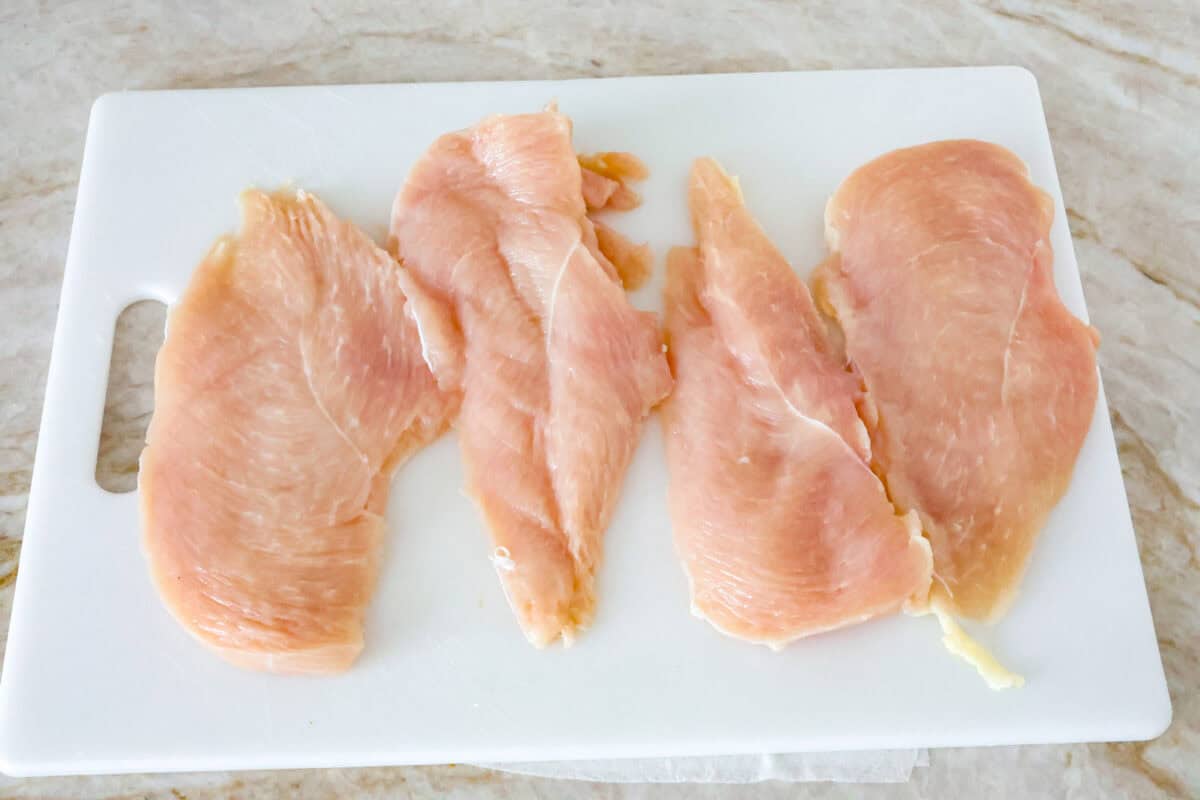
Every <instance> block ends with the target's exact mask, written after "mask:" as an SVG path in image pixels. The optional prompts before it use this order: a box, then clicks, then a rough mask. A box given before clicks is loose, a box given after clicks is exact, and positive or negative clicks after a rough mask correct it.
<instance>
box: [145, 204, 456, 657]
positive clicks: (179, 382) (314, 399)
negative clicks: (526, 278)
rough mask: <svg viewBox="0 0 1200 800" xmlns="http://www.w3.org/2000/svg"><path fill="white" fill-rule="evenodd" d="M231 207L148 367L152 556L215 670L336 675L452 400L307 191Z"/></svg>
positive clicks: (404, 315) (351, 653)
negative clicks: (396, 493)
mask: <svg viewBox="0 0 1200 800" xmlns="http://www.w3.org/2000/svg"><path fill="white" fill-rule="evenodd" d="M242 212H243V221H242V231H241V234H240V236H238V237H237V238H236V239H234V238H227V239H223V240H221V241H219V242H218V243H217V244H216V246H215V247H214V248H213V249H212V251H211V252H210V253H209V254H208V256H207V257H206V258H205V259H204V261H203V262H202V263H201V264H200V266H199V267H198V268H197V270H196V272H195V274H194V275H193V277H192V281H191V284H190V285H189V286H188V288H187V290H186V292H185V293H184V294H183V296H182V297H181V298H180V300H179V303H178V305H176V306H175V307H174V308H173V309H172V311H171V315H170V324H169V330H168V332H167V338H166V342H165V343H164V345H163V348H162V350H161V351H160V352H159V355H158V362H157V365H156V371H155V378H154V387H155V408H154V417H153V420H152V421H151V424H150V430H149V433H148V436H147V438H148V445H147V447H146V449H145V450H144V451H143V453H142V461H141V471H140V478H139V480H140V488H141V501H142V515H143V525H144V542H145V547H146V553H147V556H148V558H149V562H150V570H151V574H152V575H153V577H154V581H155V583H156V584H157V586H158V589H159V592H160V594H161V595H162V598H163V600H164V601H165V603H166V605H167V608H168V609H169V610H170V611H171V613H172V614H173V615H174V616H175V617H176V618H177V619H178V620H179V622H180V623H181V624H182V625H183V626H184V627H185V628H187V630H188V631H189V632H190V633H192V634H193V635H194V636H196V637H197V638H199V639H200V640H201V641H203V642H204V643H205V644H207V645H209V646H210V647H212V648H214V649H215V650H217V652H219V653H220V654H221V655H222V656H223V657H224V658H226V659H227V660H229V661H231V662H233V663H235V664H238V665H241V666H245V667H250V668H255V669H264V670H270V671H275V672H298V673H325V672H336V671H339V670H343V669H345V668H347V667H349V666H350V664H351V663H352V662H353V661H354V659H355V657H356V656H357V655H358V653H359V651H360V650H361V649H362V646H363V632H362V627H363V615H364V611H365V608H366V605H367V601H368V599H369V598H370V595H371V591H372V587H373V584H374V582H375V575H376V572H377V571H378V566H379V557H380V544H381V539H382V536H383V516H382V515H383V512H384V506H385V504H386V502H387V495H388V479H389V476H390V475H391V473H392V471H393V470H394V469H395V467H396V466H397V465H398V464H399V463H400V462H401V461H403V460H404V459H405V458H407V457H408V456H409V455H410V454H411V453H412V452H413V451H414V450H416V449H417V448H419V447H421V446H422V445H424V444H425V443H426V442H428V441H430V440H431V439H433V438H434V437H436V436H437V435H438V434H439V433H441V432H442V431H443V429H445V428H446V427H447V424H448V422H449V419H450V417H451V416H452V414H453V413H454V410H455V406H456V402H457V401H456V395H455V393H454V392H450V393H445V392H442V391H441V390H440V389H439V387H438V385H437V382H436V381H435V379H434V377H433V374H432V372H431V371H430V369H429V368H428V367H427V366H426V362H425V360H424V359H423V358H422V344H421V339H420V337H419V336H418V329H417V325H416V323H415V321H414V318H413V316H412V313H411V312H412V308H411V305H410V304H409V303H407V302H406V297H405V291H404V288H403V283H404V276H403V275H402V272H401V270H400V268H399V266H398V265H397V264H396V263H395V261H394V260H393V259H392V258H391V257H390V256H389V255H388V254H387V253H386V252H384V251H383V250H381V249H380V248H378V247H376V246H375V244H374V243H372V242H371V241H370V239H368V238H367V237H366V236H365V235H363V233H361V232H360V231H359V230H357V229H356V228H355V227H354V226H352V225H350V224H349V223H346V222H343V221H341V220H339V219H337V218H336V217H334V216H333V214H331V213H330V212H329V210H328V209H327V208H326V207H325V206H324V205H322V204H321V203H320V202H319V201H318V200H317V199H316V198H315V197H313V196H312V195H309V194H305V193H303V192H299V193H296V194H294V195H283V194H278V195H273V196H272V195H267V194H264V193H262V192H259V191H248V192H246V193H245V194H244V195H243V197H242ZM414 291H416V290H415V289H414ZM429 305H430V313H431V314H432V313H434V312H436V310H437V308H436V306H435V305H434V304H429ZM427 327H429V328H431V329H433V330H434V332H435V333H436V330H437V327H438V326H437V319H436V317H433V318H431V320H430V321H429V322H428V323H427ZM436 347H437V341H436V339H431V343H430V349H431V350H436Z"/></svg>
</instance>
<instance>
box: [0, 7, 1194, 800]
mask: <svg viewBox="0 0 1200 800" xmlns="http://www.w3.org/2000/svg"><path fill="white" fill-rule="evenodd" d="M429 5H439V10H437V11H429V10H420V9H419V8H418V6H417V4H412V5H411V6H409V5H408V4H404V3H387V4H382V3H381V4H380V6H381V7H380V8H373V7H370V6H369V5H368V4H367V3H362V2H355V0H320V1H319V2H315V3H312V4H311V5H307V6H297V5H294V4H290V3H282V2H258V3H245V2H239V1H236V0H230V1H229V2H220V1H218V0H212V1H211V2H201V3H185V2H176V1H171V2H161V3H159V2H152V1H151V0H125V1H124V2H105V3H86V2H73V3H66V2H64V3H41V2H32V1H31V0H8V2H6V3H4V4H3V6H2V7H0V43H2V44H0V325H2V326H3V327H2V330H0V333H2V335H0V647H2V646H3V632H4V631H5V630H6V629H7V620H8V612H9V606H10V603H11V597H12V584H13V580H14V577H15V574H16V571H17V567H18V564H17V560H18V555H19V552H20V539H21V530H22V526H23V522H24V508H25V500H26V495H27V492H28V490H29V476H30V471H31V468H32V463H33V452H34V445H35V442H36V438H37V429H38V420H39V414H40V409H41V402H42V391H43V384H44V381H45V375H46V364H47V359H48V356H49V350H50V339H51V333H52V330H53V326H54V317H55V312H56V306H57V297H58V291H59V285H60V281H61V277H62V265H63V260H64V255H65V252H66V246H67V239H68V234H69V230H70V225H71V213H72V203H73V200H74V196H75V183H76V179H77V176H78V172H79V160H80V156H81V153H82V148H83V138H84V129H85V125H86V122H87V114H88V109H89V106H90V104H91V101H92V99H93V98H95V97H96V96H97V95H99V94H101V93H102V92H106V91H111V90H115V89H149V88H170V87H176V88H182V87H207V86H258V85H272V84H309V83H353V82H381V81H427V80H459V79H510V78H545V77H566V76H580V75H630V74H638V73H684V72H713V71H731V70H775V69H836V68H852V67H893V66H923V65H955V64H997V63H1006V64H1021V65H1024V66H1027V67H1029V68H1030V69H1032V70H1033V71H1034V73H1035V74H1036V75H1037V76H1038V78H1039V80H1040V83H1041V89H1042V93H1043V96H1044V99H1045V104H1046V114H1047V117H1048V119H1049V123H1050V129H1051V134H1052V137H1053V140H1054V146H1055V153H1056V156H1057V159H1058V165H1059V170H1060V174H1061V178H1062V186H1063V193H1064V195H1065V196H1066V200H1067V205H1068V214H1069V216H1070V223H1071V229H1072V231H1073V233H1074V235H1075V240H1076V247H1077V249H1078V255H1079V262H1080V264H1081V267H1082V269H1083V272H1084V283H1085V290H1086V293H1087V300H1088V304H1089V307H1090V309H1091V314H1092V321H1093V323H1094V324H1095V325H1096V326H1097V327H1098V328H1099V329H1100V330H1101V331H1102V333H1103V335H1104V342H1103V346H1102V347H1101V366H1102V371H1103V376H1104V381H1105V386H1106V389H1107V391H1108V394H1109V402H1110V404H1111V407H1112V414H1113V419H1114V423H1115V426H1116V431H1117V437H1118V441H1119V444H1120V452H1121V459H1122V464H1123V467H1124V473H1125V480H1126V483H1127V486H1128V489H1129V496H1130V501H1131V503H1132V506H1133V514H1134V522H1135V524H1136V527H1137V532H1138V536H1139V540H1140V547H1141V553H1142V559H1143V562H1144V564H1145V570H1146V575H1147V581H1148V583H1149V589H1150V600H1151V604H1152V606H1153V610H1154V616H1155V621H1156V625H1157V630H1158V634H1159V642H1160V644H1161V647H1162V652H1163V657H1164V661H1165V665H1166V671H1167V677H1168V681H1169V683H1170V687H1171V695H1172V699H1173V702H1174V707H1175V721H1174V723H1173V724H1172V726H1171V728H1170V729H1169V730H1168V732H1167V733H1166V734H1165V735H1164V736H1162V737H1161V738H1159V739H1158V740H1156V741H1154V742H1151V743H1148V744H1137V745H1133V744H1109V745H1077V746H1056V747H1044V746H1043V747H1010V748H996V749H986V750H967V749H962V750H940V751H935V752H934V753H933V754H932V756H931V762H932V763H931V765H930V766H929V767H928V768H923V769H918V770H917V771H916V772H915V773H914V776H913V779H912V780H911V781H910V782H909V783H908V784H903V785H895V786H875V787H848V786H836V785H811V786H806V787H803V788H802V789H796V788H794V787H788V786H784V785H780V784H774V785H765V786H762V787H716V786H709V787H703V788H695V787H678V786H657V787H656V786H637V785H634V786H602V785H588V784H572V783H564V782H555V781H545V780H536V779H526V778H519V777H511V776H504V775H500V774H496V773H489V772H486V771H484V770H478V769H474V768H469V767H462V766H457V767H428V768H389V769H360V770H326V771H307V772H283V773H270V772H260V773H245V774H239V775H230V774H218V775H180V776H125V777H116V778H69V779H68V778H64V779H41V780H25V781H16V780H10V779H3V778H0V796H4V797H22V798H27V797H46V798H49V797H55V798H57V797H138V798H141V797H146V798H178V797H184V796H186V797H189V798H192V799H193V800H197V799H198V798H215V797H243V798H274V797H294V796H304V797H313V798H334V797H345V796H369V797H477V796H487V795H496V796H502V797H546V796H550V797H574V796H578V797H614V798H618V797H619V798H631V797H654V798H676V797H679V798H682V797H730V798H732V797H751V796H767V797H785V796H786V797H791V796H795V795H796V794H810V795H812V796H816V797H876V796H878V797H944V796H967V795H972V796H978V795H979V794H987V795H995V796H1001V795H1012V796H1023V797H1072V798H1076V797H1077V798H1085V797H1097V796H1102V795H1110V796H1127V797H1162V796H1200V435H1197V433H1196V431H1197V430H1198V429H1200V267H1197V264H1196V259H1197V257H1200V134H1198V133H1197V131H1198V130H1200V50H1197V48H1196V42H1197V41H1200V4H1197V3H1196V2H1194V0H1166V1H1165V2H1155V3H1136V2H1133V1H1132V0H1130V1H1129V2H1107V3H1101V4H1084V3H1075V2H1065V1H1060V2H1049V3H1033V2H997V3H984V4H969V3H962V2H951V1H950V0H937V2H920V3H917V2H913V3H910V4H908V7H907V8H901V7H899V6H898V5H893V4H887V5H886V7H885V6H884V4H879V5H878V7H876V6H874V5H871V4H855V3H836V4H829V5H828V6H823V5H820V4H808V3H794V4H793V3H785V2H741V3H737V4H736V5H734V6H731V7H729V8H728V9H717V8H716V7H715V6H714V7H712V8H710V10H705V11H700V10H695V9H693V10H685V9H684V7H683V6H681V5H676V6H673V5H671V4H669V3H637V4H633V3H631V4H628V5H626V4H622V3H616V2H607V1H605V0H600V2H597V1H596V0H592V1H591V2H587V3H550V4H547V5H546V6H544V7H540V8H539V7H535V6H534V5H533V4H526V3H508V2H491V3H488V4H487V8H486V9H483V8H482V7H477V6H475V5H472V4H466V3H443V4H429ZM285 8H286V9H287V10H285ZM156 324H157V322H156V321H155V320H154V319H153V318H152V317H150V316H146V317H143V318H135V319H133V320H130V321H129V325H128V327H129V330H130V331H133V332H134V333H135V334H137V335H136V336H134V337H132V340H133V341H134V342H136V344H134V345H133V346H132V347H133V350H136V349H137V348H139V347H140V348H142V349H145V348H147V347H150V346H151V345H150V344H149V342H152V341H153V336H152V335H150V334H151V333H152V331H153V330H154V327H155V325H156ZM115 367H116V370H117V371H118V372H123V374H127V375H128V376H129V380H130V381H131V387H132V388H130V389H129V390H128V393H127V394H126V395H124V396H123V397H121V398H114V401H113V402H112V403H111V404H110V405H111V408H110V411H112V412H113V420H114V421H113V425H112V426H110V428H109V431H110V433H111V434H112V436H111V439H110V440H106V443H105V448H104V452H105V463H104V464H103V466H102V470H101V472H102V473H103V475H104V476H105V478H106V479H107V478H109V477H112V478H113V479H115V480H116V481H118V482H120V481H122V480H123V481H126V482H127V481H129V480H130V475H131V472H132V467H131V463H132V458H133V456H134V455H135V454H136V451H137V446H136V444H131V441H136V431H137V429H138V427H139V425H142V424H144V421H145V420H144V415H145V413H146V411H147V406H146V405H145V404H146V397H147V393H146V386H145V383H146V380H147V376H146V375H144V374H140V373H139V372H138V370H136V369H133V368H132V367H130V366H129V363H128V360H127V356H125V355H119V356H118V358H117V359H116V362H115ZM131 435H132V436H133V437H134V438H133V439H131Z"/></svg>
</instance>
